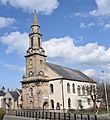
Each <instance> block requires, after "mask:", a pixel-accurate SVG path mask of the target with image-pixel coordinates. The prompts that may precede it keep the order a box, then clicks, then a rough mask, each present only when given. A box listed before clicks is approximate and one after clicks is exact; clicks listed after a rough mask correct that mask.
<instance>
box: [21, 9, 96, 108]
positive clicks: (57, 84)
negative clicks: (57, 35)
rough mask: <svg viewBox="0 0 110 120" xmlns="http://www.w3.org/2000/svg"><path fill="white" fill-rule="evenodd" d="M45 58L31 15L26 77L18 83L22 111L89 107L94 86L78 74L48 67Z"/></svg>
mask: <svg viewBox="0 0 110 120" xmlns="http://www.w3.org/2000/svg"><path fill="white" fill-rule="evenodd" d="M27 41H28V40H27ZM65 44H66V43H65ZM47 57H48V56H46V55H45V50H44V49H43V47H42V34H41V32H40V25H39V24H38V19H37V16H36V11H34V19H33V23H32V26H31V33H30V34H29V48H28V50H27V52H26V55H25V59H26V73H25V75H24V76H23V79H22V81H21V83H22V91H23V108H28V109H35V108H45V109H58V110H59V109H63V110H64V109H67V110H68V109H87V108H91V107H93V101H92V99H91V95H90V94H91V93H90V89H91V88H92V90H94V89H96V82H95V81H94V80H93V79H91V78H89V77H88V76H86V75H85V74H84V73H82V72H81V71H80V70H75V69H71V68H68V67H64V66H60V65H57V64H53V63H48V62H47V61H46V58H47ZM92 94H93V92H92Z"/></svg>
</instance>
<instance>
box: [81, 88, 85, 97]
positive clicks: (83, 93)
mask: <svg viewBox="0 0 110 120" xmlns="http://www.w3.org/2000/svg"><path fill="white" fill-rule="evenodd" d="M82 95H85V87H84V86H83V87H82Z"/></svg>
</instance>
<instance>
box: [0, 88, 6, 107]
mask: <svg viewBox="0 0 110 120" xmlns="http://www.w3.org/2000/svg"><path fill="white" fill-rule="evenodd" d="M4 96H5V92H4V91H3V90H0V108H2V107H3V99H4Z"/></svg>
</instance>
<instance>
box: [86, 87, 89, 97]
mask: <svg viewBox="0 0 110 120" xmlns="http://www.w3.org/2000/svg"><path fill="white" fill-rule="evenodd" d="M86 90H87V95H90V89H89V87H88V86H87V87H86Z"/></svg>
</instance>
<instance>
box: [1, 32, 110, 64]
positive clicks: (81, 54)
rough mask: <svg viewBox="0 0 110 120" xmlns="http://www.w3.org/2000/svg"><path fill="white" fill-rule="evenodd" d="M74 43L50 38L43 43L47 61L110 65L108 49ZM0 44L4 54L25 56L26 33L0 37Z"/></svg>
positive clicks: (93, 44) (91, 44)
mask: <svg viewBox="0 0 110 120" xmlns="http://www.w3.org/2000/svg"><path fill="white" fill-rule="evenodd" d="M75 41H76V40H75V39H74V38H71V37H70V36H65V37H62V38H52V39H49V40H48V41H44V42H43V47H44V49H45V51H46V54H47V56H48V58H49V59H50V58H51V59H56V60H59V59H63V60H64V61H67V62H68V63H69V62H71V63H77V64H82V65H91V66H94V65H100V66H102V65H108V64H110V48H106V47H105V46H100V45H98V44H97V43H88V44H86V45H83V46H77V45H76V44H75ZM0 42H2V43H3V44H5V45H6V46H7V48H6V53H8V54H10V53H18V54H22V55H24V54H25V52H26V50H27V48H28V43H29V42H28V35H27V33H20V32H18V31H16V32H11V33H9V34H5V35H4V36H1V37H0ZM57 58H58V59H57Z"/></svg>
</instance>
